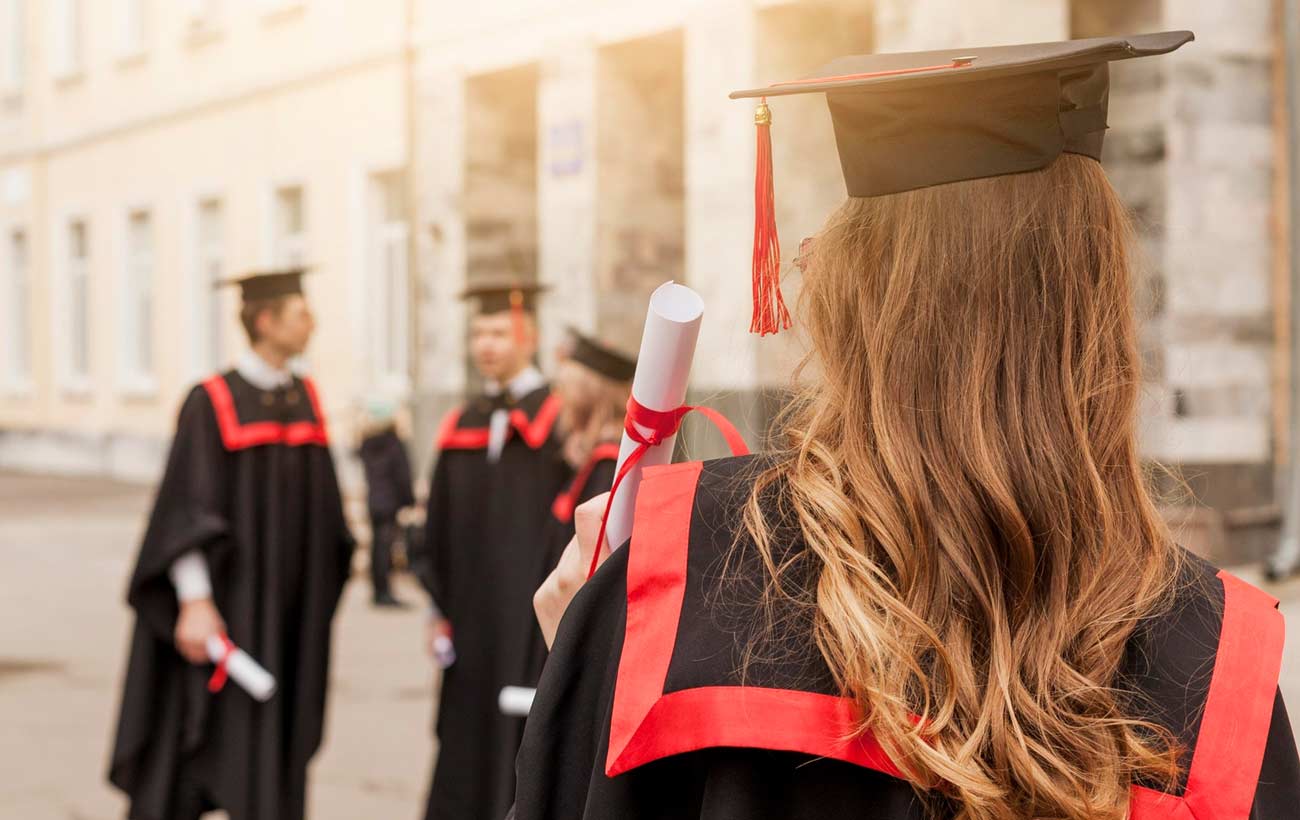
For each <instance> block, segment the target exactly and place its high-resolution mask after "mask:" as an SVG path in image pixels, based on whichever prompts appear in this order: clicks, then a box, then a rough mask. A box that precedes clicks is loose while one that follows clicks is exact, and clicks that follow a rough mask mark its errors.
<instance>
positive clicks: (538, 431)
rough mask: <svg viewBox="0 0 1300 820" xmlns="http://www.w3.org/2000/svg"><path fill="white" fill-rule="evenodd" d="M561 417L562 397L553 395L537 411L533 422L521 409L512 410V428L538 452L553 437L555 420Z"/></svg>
mask: <svg viewBox="0 0 1300 820" xmlns="http://www.w3.org/2000/svg"><path fill="white" fill-rule="evenodd" d="M559 415H560V397H559V396H557V395H555V394H554V393H552V394H550V395H549V396H547V397H546V400H545V401H543V402H542V406H541V407H539V408H538V409H537V415H536V416H533V418H532V420H529V418H528V415H527V414H526V413H524V411H523V410H520V409H519V408H515V409H514V410H511V411H510V426H511V427H513V428H514V429H515V430H516V431H517V432H518V433H519V436H520V438H522V439H523V440H524V443H525V444H527V445H528V446H529V448H531V449H533V450H536V449H538V448H539V447H541V446H542V445H543V444H545V443H546V440H547V439H549V438H550V437H551V430H552V429H553V428H554V427H555V419H556V418H557V417H559Z"/></svg>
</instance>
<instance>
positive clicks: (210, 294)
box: [194, 199, 226, 371]
mask: <svg viewBox="0 0 1300 820" xmlns="http://www.w3.org/2000/svg"><path fill="white" fill-rule="evenodd" d="M222 219H223V215H222V208H221V200H219V199H205V200H203V201H201V202H199V209H198V215H197V225H196V229H195V235H194V273H195V280H194V288H195V292H196V293H197V294H198V299H197V300H196V308H197V311H198V313H197V315H196V316H195V317H194V318H195V322H194V328H195V332H196V333H197V334H198V335H197V345H196V349H197V351H198V356H197V361H198V363H199V368H200V369H201V370H204V371H207V370H214V369H216V368H218V367H220V366H221V364H222V356H223V354H224V352H225V333H224V332H223V331H224V329H225V326H226V316H225V313H224V311H223V307H224V305H223V301H222V299H221V291H220V290H218V288H219V287H220V284H221V282H222V280H223V279H225V276H226V254H225V245H224V242H223V240H224V234H225V225H224V223H223V221H222Z"/></svg>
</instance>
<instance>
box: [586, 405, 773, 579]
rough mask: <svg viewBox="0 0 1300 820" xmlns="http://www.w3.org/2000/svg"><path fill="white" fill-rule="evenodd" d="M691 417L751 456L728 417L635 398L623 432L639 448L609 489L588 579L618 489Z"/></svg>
mask: <svg viewBox="0 0 1300 820" xmlns="http://www.w3.org/2000/svg"><path fill="white" fill-rule="evenodd" d="M690 413H699V414H700V415H701V416H704V417H705V418H706V419H708V420H709V421H711V422H713V426H714V427H717V428H718V432H720V433H722V437H723V438H725V439H726V440H727V446H729V447H730V448H731V452H732V455H737V456H743V455H748V454H749V446H748V445H746V444H745V439H744V438H743V437H742V436H741V435H740V431H739V430H737V429H736V426H735V425H734V424H732V423H731V421H730V420H728V419H727V417H726V416H724V415H722V414H721V413H719V412H718V411H717V410H714V409H713V408H711V407H692V406H689V405H683V406H681V407H678V408H677V409H676V410H651V409H650V408H649V407H645V406H644V405H642V404H641V403H639V402H638V401H637V400H636V399H635V398H629V399H628V400H627V416H626V417H625V418H624V419H623V429H624V430H625V431H626V432H627V434H628V437H630V438H631V439H632V440H633V441H635V442H636V443H637V448H636V449H635V450H633V451H632V454H631V455H630V456H628V457H627V461H625V462H623V466H622V467H620V468H619V470H618V474H617V475H616V476H614V485H613V486H612V487H610V488H609V498H608V499H607V500H606V501H605V513H604V515H602V516H601V517H600V536H599V537H598V538H597V539H596V550H595V552H593V553H592V556H591V566H590V567H589V568H588V569H587V577H588V578H590V577H591V576H592V575H595V574H596V567H597V566H599V565H600V553H601V551H602V550H604V548H605V526H606V525H607V524H608V523H609V511H610V509H611V508H612V507H613V506H614V497H615V496H616V495H617V494H618V487H619V485H620V484H622V483H623V479H624V478H626V477H627V474H628V473H630V472H632V468H633V467H635V466H636V465H637V463H638V462H640V461H641V458H642V457H643V456H645V454H646V453H647V452H648V451H649V450H650V448H651V447H654V446H655V445H657V444H663V443H664V442H665V441H667V440H668V439H670V438H672V437H673V436H675V435H677V431H678V430H679V429H680V428H681V426H682V419H684V418H686V416H687V415H689V414H690ZM642 429H646V430H649V431H650V432H649V433H642V432H641V430H642Z"/></svg>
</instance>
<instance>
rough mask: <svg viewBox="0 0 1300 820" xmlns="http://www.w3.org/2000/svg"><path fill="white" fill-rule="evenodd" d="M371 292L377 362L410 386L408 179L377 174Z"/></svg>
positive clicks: (389, 378) (397, 382)
mask: <svg viewBox="0 0 1300 820" xmlns="http://www.w3.org/2000/svg"><path fill="white" fill-rule="evenodd" d="M369 215H370V218H369V237H370V238H369V242H368V243H367V244H368V246H369V253H368V260H367V261H368V264H367V268H368V269H367V271H366V287H365V290H366V293H367V295H368V299H369V301H370V311H369V313H370V327H371V332H370V333H369V334H368V335H369V337H370V339H371V364H372V366H373V368H374V371H375V374H376V376H377V377H378V378H379V379H380V380H381V381H382V382H384V383H387V384H388V385H390V386H405V385H406V383H407V381H408V379H407V368H408V364H409V361H410V359H409V356H410V348H409V344H410V310H409V307H410V301H411V300H410V291H409V288H410V278H409V271H408V264H407V222H406V186H405V178H404V177H403V176H402V175H401V174H398V173H390V174H379V175H376V176H374V177H372V178H371V184H370V206H369Z"/></svg>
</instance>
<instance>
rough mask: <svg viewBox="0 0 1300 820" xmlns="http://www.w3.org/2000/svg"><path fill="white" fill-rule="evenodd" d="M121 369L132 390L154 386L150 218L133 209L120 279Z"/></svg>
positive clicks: (146, 212) (127, 231)
mask: <svg viewBox="0 0 1300 820" xmlns="http://www.w3.org/2000/svg"><path fill="white" fill-rule="evenodd" d="M121 344H122V369H123V374H124V375H125V377H126V385H125V386H126V387H127V389H128V390H131V391H137V390H138V391H145V392H147V391H151V390H152V389H153V220H152V219H151V218H150V216H149V212H148V211H132V212H131V214H130V215H129V216H128V217H127V224H126V259H125V266H124V270H123V282H122V335H121Z"/></svg>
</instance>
